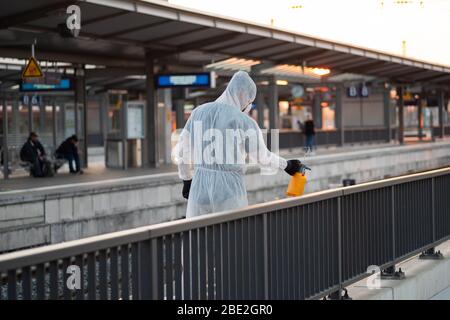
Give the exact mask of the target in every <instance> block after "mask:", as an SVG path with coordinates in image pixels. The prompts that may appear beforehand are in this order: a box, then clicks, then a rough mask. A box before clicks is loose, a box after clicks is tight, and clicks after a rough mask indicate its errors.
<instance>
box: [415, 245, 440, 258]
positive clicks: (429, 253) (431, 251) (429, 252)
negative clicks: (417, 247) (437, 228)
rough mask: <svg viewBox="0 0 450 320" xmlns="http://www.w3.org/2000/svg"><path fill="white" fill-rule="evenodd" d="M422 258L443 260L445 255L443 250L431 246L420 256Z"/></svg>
mask: <svg viewBox="0 0 450 320" xmlns="http://www.w3.org/2000/svg"><path fill="white" fill-rule="evenodd" d="M419 259H420V260H441V259H444V255H443V254H442V253H441V251H439V250H438V251H434V248H431V249H429V250H427V251H424V252H422V253H421V254H420V256H419Z"/></svg>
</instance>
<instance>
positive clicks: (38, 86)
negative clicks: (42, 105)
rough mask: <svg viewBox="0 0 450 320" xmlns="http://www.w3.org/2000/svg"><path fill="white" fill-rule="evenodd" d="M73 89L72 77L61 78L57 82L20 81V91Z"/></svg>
mask: <svg viewBox="0 0 450 320" xmlns="http://www.w3.org/2000/svg"><path fill="white" fill-rule="evenodd" d="M71 89H72V83H71V81H70V79H61V80H60V81H59V82H58V83H55V84H48V83H31V82H23V81H22V82H21V83H20V91H62V90H71Z"/></svg>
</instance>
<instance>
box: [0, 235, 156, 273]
mask: <svg viewBox="0 0 450 320" xmlns="http://www.w3.org/2000/svg"><path fill="white" fill-rule="evenodd" d="M148 229H149V226H145V227H140V228H134V229H130V230H124V231H117V232H112V233H107V234H103V235H99V236H94V237H88V238H84V239H80V240H73V241H67V242H63V243H58V244H51V245H47V246H42V247H37V248H31V249H25V250H20V251H16V252H11V253H6V254H3V255H0V270H11V269H18V268H21V267H24V266H29V265H31V264H39V263H44V262H49V261H54V260H59V259H62V258H66V257H69V256H76V255H80V254H84V253H88V252H95V251H98V250H101V249H108V248H111V247H115V246H120V245H123V244H127V243H133V242H138V241H142V240H146V239H149V232H148Z"/></svg>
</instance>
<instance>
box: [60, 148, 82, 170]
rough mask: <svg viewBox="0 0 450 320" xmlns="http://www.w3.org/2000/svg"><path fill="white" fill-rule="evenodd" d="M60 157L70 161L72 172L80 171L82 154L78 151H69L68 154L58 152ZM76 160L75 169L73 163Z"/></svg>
mask: <svg viewBox="0 0 450 320" xmlns="http://www.w3.org/2000/svg"><path fill="white" fill-rule="evenodd" d="M56 156H57V157H58V158H63V159H66V160H67V162H69V170H70V172H72V173H75V172H79V171H80V156H79V155H78V153H77V152H74V153H67V154H57V155H56ZM74 162H75V169H74V168H73V163H74Z"/></svg>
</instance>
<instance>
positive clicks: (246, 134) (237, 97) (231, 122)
mask: <svg viewBox="0 0 450 320" xmlns="http://www.w3.org/2000/svg"><path fill="white" fill-rule="evenodd" d="M255 97H256V85H255V83H254V82H253V80H252V79H251V78H250V76H249V75H248V74H247V73H246V72H244V71H239V72H237V73H235V74H234V75H233V77H232V79H231V80H230V82H229V84H228V86H227V88H226V89H225V91H224V92H223V94H222V95H221V96H220V97H219V98H218V99H217V100H216V101H214V102H209V103H205V104H203V105H200V106H199V107H197V108H196V109H194V111H193V112H192V114H191V116H190V118H189V119H188V121H187V123H186V125H185V127H184V129H183V130H182V132H181V134H180V140H179V142H178V144H177V146H176V147H175V149H174V157H175V158H176V159H177V161H178V173H179V176H180V178H181V179H182V180H183V191H182V194H183V197H184V198H186V199H188V205H187V212H186V217H187V218H189V217H194V216H199V215H203V214H207V213H212V212H219V211H224V210H231V209H237V208H242V207H245V206H247V205H248V200H247V191H246V189H245V184H244V177H243V175H244V165H245V158H246V154H248V156H249V159H250V161H252V162H253V163H258V164H259V165H261V166H263V167H264V168H271V169H283V170H285V171H286V172H287V173H288V174H290V175H294V174H295V173H296V172H298V171H299V170H300V161H299V160H296V159H293V160H285V159H283V158H281V157H279V156H277V155H276V154H274V153H272V152H270V151H269V150H268V149H267V147H266V145H265V143H264V139H263V135H262V132H261V130H260V128H259V127H258V124H257V123H256V122H255V121H254V120H253V119H252V118H251V117H250V116H249V115H248V113H249V111H250V109H251V103H252V102H253V100H254V99H255Z"/></svg>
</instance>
